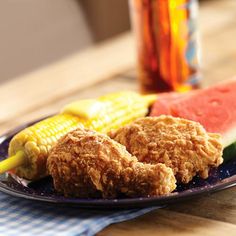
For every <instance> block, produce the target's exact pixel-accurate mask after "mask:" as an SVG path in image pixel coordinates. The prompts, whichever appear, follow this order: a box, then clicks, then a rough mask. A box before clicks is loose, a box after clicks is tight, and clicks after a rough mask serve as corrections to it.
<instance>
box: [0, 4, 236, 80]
mask: <svg viewBox="0 0 236 236" xmlns="http://www.w3.org/2000/svg"><path fill="white" fill-rule="evenodd" d="M209 1H216V2H221V3H220V4H219V8H222V7H223V10H224V11H227V8H232V7H235V6H236V5H235V4H234V5H233V2H235V3H236V0H235V1H227V0H202V1H200V5H203V4H205V2H209ZM222 3H225V4H222ZM216 10H217V9H208V11H207V12H208V13H207V14H209V13H212V14H209V15H207V16H204V19H205V20H206V19H207V20H208V21H211V23H210V26H211V27H213V28H214V27H218V26H219V24H221V23H220V22H219V21H218V19H217V14H218V11H216ZM231 12H232V11H231ZM235 13H236V7H235ZM201 14H204V12H200V15H201ZM232 17H234V18H233V21H234V23H236V14H234V16H232ZM222 20H223V21H224V18H222V17H221V22H222ZM200 21H201V18H200ZM201 25H204V23H202V24H201ZM208 25H209V24H208ZM232 27H233V25H232ZM234 28H235V27H234ZM129 29H130V21H129V12H128V1H127V0H40V1H37V0H2V1H0V34H1V41H0V42H1V43H0V52H1V53H0V82H6V81H7V80H10V79H12V78H14V77H17V76H19V75H22V74H24V73H27V72H29V71H32V70H35V69H37V68H40V67H43V66H44V65H47V64H49V63H52V62H54V61H57V60H59V59H61V58H63V57H65V56H68V55H70V54H73V53H75V52H78V51H79V50H81V49H83V48H86V47H88V46H91V45H92V44H94V43H97V42H101V41H103V40H105V39H108V38H110V37H113V36H116V35H118V34H120V33H122V32H125V31H127V30H129ZM225 43H226V44H227V41H226V42H225ZM203 44H204V42H203ZM203 47H204V45H203Z"/></svg>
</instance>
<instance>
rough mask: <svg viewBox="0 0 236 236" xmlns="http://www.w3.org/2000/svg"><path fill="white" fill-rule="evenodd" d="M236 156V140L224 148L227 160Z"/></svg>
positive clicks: (224, 157) (224, 155) (225, 159)
mask: <svg viewBox="0 0 236 236" xmlns="http://www.w3.org/2000/svg"><path fill="white" fill-rule="evenodd" d="M235 157H236V142H234V143H232V144H231V145H229V146H228V147H226V148H225V149H224V150H223V159H224V161H225V162H227V161H229V160H231V159H232V158H235Z"/></svg>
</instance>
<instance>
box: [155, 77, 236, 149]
mask: <svg viewBox="0 0 236 236" xmlns="http://www.w3.org/2000/svg"><path fill="white" fill-rule="evenodd" d="M157 102H158V100H157ZM166 106H167V107H168V109H166V110H168V112H166V113H165V112H163V113H162V112H156V113H154V112H151V114H152V115H156V114H158V115H160V113H161V114H168V115H173V116H176V117H182V118H185V119H189V120H193V121H197V122H199V123H201V124H202V125H203V126H204V127H205V129H206V130H207V131H208V132H215V133H220V134H222V136H223V143H224V146H225V147H226V146H228V145H229V144H231V143H233V142H235V141H236V79H233V80H230V81H228V82H225V83H221V84H218V85H216V86H213V87H210V88H206V89H202V90H198V91H196V92H194V93H192V94H191V93H190V94H189V95H187V96H185V97H182V98H180V99H177V100H172V101H170V102H169V104H168V105H166ZM156 109H157V106H156Z"/></svg>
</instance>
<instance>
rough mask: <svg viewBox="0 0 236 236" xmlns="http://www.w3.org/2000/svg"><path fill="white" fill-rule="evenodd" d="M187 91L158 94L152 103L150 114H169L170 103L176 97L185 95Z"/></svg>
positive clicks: (176, 99)
mask: <svg viewBox="0 0 236 236" xmlns="http://www.w3.org/2000/svg"><path fill="white" fill-rule="evenodd" d="M187 94H188V93H176V92H171V93H162V94H159V95H158V99H157V101H156V102H155V103H154V104H153V106H152V110H151V113H150V116H160V115H162V114H165V115H171V109H170V108H171V106H170V104H171V103H172V102H174V101H178V99H180V98H183V97H184V96H187Z"/></svg>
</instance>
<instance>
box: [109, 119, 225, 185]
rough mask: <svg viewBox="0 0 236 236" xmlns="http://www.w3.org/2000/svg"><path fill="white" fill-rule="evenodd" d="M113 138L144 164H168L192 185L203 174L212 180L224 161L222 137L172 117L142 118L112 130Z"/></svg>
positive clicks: (185, 181)
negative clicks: (212, 171)
mask: <svg viewBox="0 0 236 236" xmlns="http://www.w3.org/2000/svg"><path fill="white" fill-rule="evenodd" d="M109 136H110V137H111V138H112V139H114V140H116V141H117V142H119V143H121V144H123V145H124V146H125V147H126V149H127V151H128V152H130V153H131V154H132V155H134V156H136V157H137V159H138V160H139V161H141V162H144V163H151V164H156V163H164V164H165V165H166V166H168V167H171V168H172V169H173V171H174V174H175V176H176V179H177V180H178V181H180V182H183V183H188V182H189V181H191V180H192V178H193V177H194V176H195V175H196V174H199V175H200V176H201V177H202V178H204V179H205V178H207V177H208V172H209V169H210V168H211V167H217V166H219V165H220V164H221V163H222V162H223V159H222V151H223V147H222V144H221V137H220V135H219V134H216V133H208V132H206V130H205V129H204V128H203V126H202V125H200V123H197V122H194V121H190V120H186V119H182V118H175V117H172V116H165V115H162V116H159V117H145V118H139V119H137V120H136V121H134V122H133V123H131V124H128V125H125V126H124V127H122V128H119V129H118V130H115V131H111V132H110V133H109Z"/></svg>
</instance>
